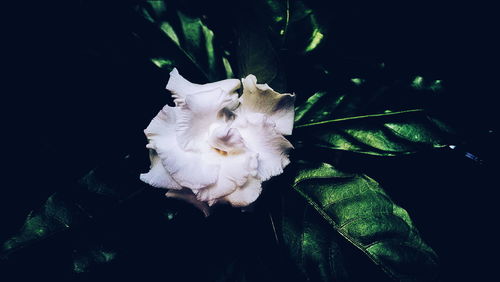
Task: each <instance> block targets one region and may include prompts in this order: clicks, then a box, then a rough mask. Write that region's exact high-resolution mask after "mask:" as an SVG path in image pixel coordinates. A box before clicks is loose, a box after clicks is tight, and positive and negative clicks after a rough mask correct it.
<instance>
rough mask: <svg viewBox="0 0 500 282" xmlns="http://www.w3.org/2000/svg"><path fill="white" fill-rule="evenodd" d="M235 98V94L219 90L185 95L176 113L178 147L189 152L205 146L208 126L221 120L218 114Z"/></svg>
mask: <svg viewBox="0 0 500 282" xmlns="http://www.w3.org/2000/svg"><path fill="white" fill-rule="evenodd" d="M237 98H238V96H237V95H236V94H229V93H227V92H224V91H223V90H222V89H220V88H215V89H213V90H210V91H207V92H203V93H200V94H199V95H198V94H197V95H193V94H192V95H187V96H186V98H185V99H184V100H183V101H182V102H180V104H179V107H178V109H179V110H178V111H177V124H176V134H177V140H178V142H179V145H180V146H181V147H182V148H184V149H185V150H190V151H199V150H200V149H202V147H203V146H206V145H207V143H206V142H207V138H208V128H209V127H210V124H212V123H214V122H215V121H216V120H217V119H218V118H221V115H220V114H219V112H220V111H221V110H222V109H223V108H225V107H226V106H227V105H230V104H232V103H234V101H236V100H237Z"/></svg>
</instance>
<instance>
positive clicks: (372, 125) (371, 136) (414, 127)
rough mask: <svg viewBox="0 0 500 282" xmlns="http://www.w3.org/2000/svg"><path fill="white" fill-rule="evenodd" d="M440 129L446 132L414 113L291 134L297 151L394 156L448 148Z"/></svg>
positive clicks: (329, 124) (349, 120)
mask: <svg viewBox="0 0 500 282" xmlns="http://www.w3.org/2000/svg"><path fill="white" fill-rule="evenodd" d="M443 129H445V130H447V129H448V128H447V127H446V126H445V125H443V124H442V123H441V122H440V121H439V120H437V119H432V118H430V117H428V116H426V114H425V112H424V111H423V110H420V109H415V110H407V111H401V112H388V113H383V114H374V115H366V116H358V117H350V118H342V119H334V120H326V121H321V122H316V123H310V124H303V125H299V126H296V129H295V134H296V138H297V140H298V141H297V142H298V143H299V145H300V147H301V148H305V147H309V146H312V147H319V148H327V149H334V150H342V151H351V152H356V153H363V154H370V155H378V156H395V155H400V154H411V153H416V152H418V151H422V150H429V149H433V148H443V147H446V146H448V145H450V144H451V142H452V140H453V136H452V135H451V134H450V133H449V132H448V131H444V130H443Z"/></svg>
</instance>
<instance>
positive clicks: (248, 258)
mask: <svg viewBox="0 0 500 282" xmlns="http://www.w3.org/2000/svg"><path fill="white" fill-rule="evenodd" d="M74 2H75V4H74V5H75V6H76V7H77V9H75V10H79V9H82V10H83V11H85V12H84V13H83V14H82V17H81V18H78V19H79V20H81V21H82V22H83V23H82V24H81V26H80V28H81V29H82V30H81V33H82V34H83V35H82V38H83V39H82V41H78V40H76V42H78V43H80V44H81V46H80V45H79V46H77V47H74V48H75V49H76V50H78V52H79V53H78V56H79V58H78V64H75V65H76V66H73V67H74V68H79V67H80V65H81V66H82V69H84V71H82V72H81V73H78V72H77V73H78V74H79V76H81V77H88V81H87V80H86V79H84V80H85V83H82V84H81V85H80V84H77V83H75V85H78V87H77V88H78V89H74V88H75V86H74V85H73V84H72V85H71V86H69V87H67V88H66V89H63V90H64V91H63V92H64V93H65V95H71V94H72V93H69V92H71V91H75V93H76V94H78V95H75V99H76V100H75V101H76V102H74V101H71V103H69V104H68V105H69V106H67V107H62V108H63V110H61V112H63V113H64V115H63V116H64V117H69V118H70V119H69V121H68V123H69V124H70V126H62V123H61V124H60V123H55V125H52V127H50V126H49V125H51V124H53V121H54V120H56V121H57V120H60V117H59V116H57V115H55V114H53V115H54V116H55V118H54V117H51V118H46V120H44V122H40V124H43V125H44V126H47V128H48V129H47V130H45V127H43V128H37V129H36V134H34V135H40V136H44V137H40V139H43V138H47V136H56V135H57V136H59V131H60V130H61V129H60V128H70V129H66V130H67V131H68V132H65V134H62V135H64V137H63V140H62V141H61V142H60V143H61V144H60V145H58V144H56V143H57V142H59V141H60V140H59V139H58V138H59V137H49V138H47V140H42V142H39V143H41V144H42V145H40V146H47V147H49V148H50V150H52V151H49V153H45V155H43V158H45V159H49V158H52V157H53V159H54V160H50V161H47V162H48V163H52V164H54V163H57V164H60V166H65V167H63V168H60V169H59V168H57V167H47V168H42V169H41V171H43V172H45V175H44V177H46V178H48V179H49V178H50V180H47V181H46V182H42V183H44V184H47V183H53V184H54V185H53V187H49V188H47V187H45V190H43V193H41V192H40V193H39V194H37V195H36V196H37V197H38V198H43V199H44V200H39V201H36V200H33V201H32V202H33V204H34V205H35V206H34V207H33V209H32V210H31V212H29V214H27V216H26V219H25V221H24V223H23V224H20V223H17V222H16V224H17V225H15V224H10V225H8V224H6V226H7V227H8V228H6V229H9V230H7V232H6V233H5V235H4V234H2V237H1V238H2V239H5V241H4V242H2V249H1V264H2V265H1V268H2V269H0V270H2V271H5V273H9V274H13V275H17V276H18V277H17V278H18V280H23V279H26V280H31V281H32V280H33V277H36V278H47V279H53V280H61V281H102V280H113V281H114V280H116V281H120V280H130V279H132V280H136V281H157V280H166V281H167V280H168V281H170V280H172V281H221V282H222V281H228V282H230V281H231V282H232V281H391V280H397V281H432V280H439V279H440V278H443V277H444V278H449V275H448V276H446V275H442V274H441V273H440V270H439V264H438V262H440V261H441V259H438V257H439V256H440V252H439V251H442V250H443V249H444V247H441V248H439V246H438V247H437V248H436V247H435V246H434V245H433V243H435V242H442V241H444V240H441V241H440V240H439V239H440V238H441V237H439V236H437V235H429V234H432V231H433V229H434V227H435V226H430V227H429V226H428V222H427V221H425V220H422V218H424V219H425V217H424V216H422V210H425V209H426V207H423V206H425V205H426V201H427V200H429V202H430V203H432V204H431V205H430V206H431V207H432V208H433V209H431V210H430V211H427V213H428V214H426V215H428V218H431V219H434V218H435V217H434V214H435V213H438V212H439V213H440V212H443V211H444V210H454V209H449V208H448V207H450V205H449V203H447V204H448V205H446V204H441V202H445V200H446V201H447V200H448V198H449V195H450V192H448V191H449V190H453V191H452V193H457V194H459V193H464V192H465V191H458V192H457V191H455V190H454V189H455V188H456V187H455V186H456V183H458V182H459V181H458V180H456V181H455V182H453V183H455V186H453V185H452V184H448V182H447V181H446V180H441V181H438V182H439V183H440V185H439V187H437V184H436V185H435V186H433V185H432V182H433V181H435V179H428V180H427V178H426V176H425V175H421V172H422V171H425V170H424V169H423V168H422V167H423V166H426V164H427V163H429V162H432V157H433V156H435V155H433V154H438V153H437V152H444V153H446V154H448V153H450V150H449V149H446V148H448V146H449V145H459V146H461V145H463V144H467V143H466V141H464V138H463V137H464V136H466V137H467V133H466V132H465V133H464V131H463V130H462V131H461V130H456V129H455V127H453V126H450V125H449V124H450V122H448V121H451V123H453V121H455V123H454V124H455V125H456V124H457V122H456V121H457V120H458V121H459V122H460V121H464V120H467V118H468V116H469V115H467V114H463V115H462V113H461V112H452V114H453V115H454V117H455V118H456V117H457V116H459V118H458V119H455V120H454V119H453V118H450V117H449V116H448V114H449V113H450V112H449V111H446V110H447V107H448V106H449V103H451V104H452V103H453V102H449V101H453V99H451V98H454V97H453V93H451V91H450V89H452V90H453V91H455V92H459V91H458V90H459V88H460V87H459V86H460V83H455V84H453V83H449V81H448V80H447V77H446V75H447V74H446V72H444V75H443V72H439V71H434V70H429V69H427V68H426V67H425V66H426V65H424V63H421V62H420V61H424V62H429V61H431V59H428V58H425V54H428V53H429V52H427V53H425V52H424V53H422V54H423V55H422V54H406V53H404V52H403V55H393V53H395V52H394V51H396V50H397V48H402V47H401V45H403V47H404V42H403V43H402V42H400V41H399V37H398V36H399V35H400V34H403V35H401V38H402V39H401V40H409V39H408V38H412V35H411V32H412V31H411V30H405V31H404V32H400V31H399V30H398V29H397V27H394V31H392V32H393V33H394V34H392V33H390V32H388V33H383V32H382V31H380V30H377V28H386V29H388V30H390V29H389V27H393V26H395V25H397V23H393V22H391V21H389V20H385V19H382V18H379V15H375V13H374V14H373V15H372V14H370V13H369V11H370V10H371V9H375V8H376V6H377V5H378V4H377V5H375V4H370V5H367V6H363V5H361V4H360V3H357V2H356V3H354V2H353V3H344V2H342V1H337V2H335V3H333V4H331V5H329V4H328V3H326V2H330V1H315V0H311V1H288V0H266V1H264V0H257V1H250V2H249V1H247V2H245V1H239V0H236V1H229V0H220V1H196V0H188V1H177V0H164V1H162V0H157V1H155V0H150V1H110V2H109V3H108V2H106V3H105V4H101V3H97V2H99V1H90V0H89V1H74ZM77 2H78V4H76V3H77ZM115 2H116V3H115ZM388 5H389V4H385V6H383V5H382V6H383V7H382V8H378V9H375V10H376V11H377V12H378V13H383V15H385V16H386V17H387V15H390V12H388V10H386V9H385V8H384V7H386V6H388ZM431 6H432V5H431ZM367 11H368V12H367ZM399 11H400V12H401V11H405V9H403V8H401V7H399ZM421 12H422V11H420V13H417V14H419V15H420V14H421ZM85 13H87V14H90V15H96V16H97V17H96V18H95V19H94V18H93V17H92V16H91V17H88V18H87V17H86V14H85ZM360 15H361V16H367V19H366V21H362V22H359V23H358V22H355V19H357V17H361V16H360ZM351 17H352V18H353V19H351ZM380 17H382V16H380ZM94 21H95V22H94ZM85 23H87V24H89V25H88V26H85ZM101 28H102V30H101ZM376 32H379V33H380V34H381V36H380V38H378V37H377V38H375V37H376V36H375V35H372V33H376ZM398 32H399V33H398ZM413 32H415V31H413ZM75 34H79V33H75ZM416 34H417V35H418V36H420V37H419V38H422V39H419V40H415V41H414V42H419V44H420V45H418V46H416V47H415V50H419V48H424V47H425V46H424V45H422V44H424V43H421V42H423V41H425V42H427V41H426V40H427V39H425V38H424V37H423V36H422V34H421V33H419V32H416ZM396 35H397V36H396ZM417 35H415V36H417ZM74 37H78V36H76V35H75V36H74ZM392 38H396V39H393V41H390V40H389V39H392ZM88 39H90V42H87V40H88ZM381 42H385V45H383V43H381ZM412 42H413V41H412ZM76 45H78V44H76ZM381 46H385V47H386V49H384V48H382V47H381ZM387 48H389V49H387ZM426 48H429V47H426ZM436 48H437V47H436ZM412 50H413V49H412ZM443 52H444V51H443ZM445 53H446V52H445ZM71 55H72V56H74V54H71ZM436 57H438V56H437V55H436ZM405 58H409V59H407V60H403V59H405ZM64 60H65V61H66V59H64ZM71 64H74V63H71ZM443 64H445V63H444V62H440V63H436V64H435V66H436V68H437V69H438V70H441V71H442V70H443V69H446V68H443ZM174 67H176V68H178V69H179V70H180V72H181V74H182V75H184V76H185V77H186V78H188V79H189V80H191V81H193V82H196V83H205V82H212V81H216V80H221V79H225V78H231V77H235V78H241V77H244V76H246V75H248V74H254V75H256V77H257V79H258V82H259V83H268V84H269V85H270V86H271V87H273V88H274V89H275V90H277V91H280V92H290V93H291V92H293V93H295V94H296V97H297V99H296V112H295V129H294V132H293V135H292V136H290V137H289V139H290V141H292V143H293V145H294V146H295V150H294V152H293V153H292V164H290V166H289V167H287V168H286V169H285V173H284V174H283V175H281V176H279V177H276V178H273V179H272V180H270V181H268V182H266V183H264V192H263V195H262V196H261V199H259V201H257V203H256V204H255V205H254V206H252V207H250V208H249V210H247V212H241V211H240V210H237V209H232V208H229V207H225V206H222V207H216V208H215V210H214V213H213V215H211V216H210V217H209V218H204V217H203V216H202V215H201V213H200V212H198V211H197V210H196V209H194V208H193V207H191V206H189V205H187V204H185V203H182V202H178V201H176V200H172V199H166V198H164V195H163V194H164V192H165V191H163V190H159V189H153V188H151V187H149V186H147V185H145V184H143V183H142V182H140V181H139V173H141V172H145V171H146V170H147V166H148V160H147V151H146V150H145V149H143V146H144V145H145V143H146V141H145V138H144V137H143V136H142V130H143V129H144V128H145V127H146V125H147V123H148V122H149V120H150V119H151V118H152V117H153V115H154V113H156V112H157V111H158V109H160V108H161V107H162V106H163V105H164V104H165V103H168V102H169V95H168V94H167V93H166V92H165V91H164V90H163V89H164V86H165V84H166V82H167V80H168V72H169V71H171V70H172V69H173V68H174ZM63 69H64V68H63ZM448 70H449V69H448ZM450 72H451V70H450ZM75 76H78V75H75ZM443 76H444V77H443ZM87 82H88V85H87V84H86V83H87ZM457 85H459V86H457ZM101 86H104V88H103V89H100V87H101ZM73 89H74V90H73ZM122 93H125V94H124V95H122ZM450 93H451V94H450ZM450 97H451V98H450ZM66 99H67V98H66ZM71 99H73V96H72V98H71ZM40 100H43V99H40ZM54 100H56V101H59V100H58V99H54ZM45 103H47V104H52V101H51V100H48V101H45ZM34 104H36V103H34ZM73 108H75V110H74V111H73ZM450 108H451V106H450ZM457 111H458V110H457ZM490 112H491V111H490ZM49 115H52V114H51V113H49ZM470 126H471V127H473V126H475V125H470ZM478 126H480V127H485V128H486V127H487V124H486V123H485V124H481V125H478ZM71 128H74V129H71ZM72 130H73V131H72ZM44 134H45V135H46V136H45V135H44ZM469 137H470V136H469ZM38 141H40V140H38ZM56 141H57V142H56ZM43 144H45V145H43ZM75 144H76V145H75ZM37 145H39V144H38V143H37ZM27 148H29V149H30V150H31V148H32V144H30V146H28V147H27ZM39 150H42V149H39ZM75 152H81V153H75ZM460 152H462V151H460ZM72 154H77V155H78V154H80V156H78V157H76V160H69V161H68V159H69V158H71V157H73V155H72ZM124 154H127V155H128V157H126V158H125V159H124V158H122V157H121V156H123V155H124ZM413 156H420V158H422V159H423V160H422V159H421V160H420V162H419V163H418V165H414V166H410V165H408V163H411V161H412V160H413V159H403V160H404V161H401V160H402V159H401V158H411V157H413ZM422 156H423V157H422ZM416 158H418V157H416ZM469 158H471V157H470V156H469ZM450 159H451V160H455V159H454V157H450ZM472 159H473V158H472ZM399 161H401V162H399ZM72 162H73V163H72ZM66 163H70V164H71V165H73V166H74V167H72V166H71V165H68V166H66ZM399 163H404V164H406V165H407V166H405V167H402V168H399V170H397V169H395V168H394V167H396V166H397V165H398V164H399ZM387 164H390V165H392V166H393V167H392V170H391V171H389V172H386V171H384V167H383V166H384V165H387ZM445 165H446V164H445ZM91 167H95V168H94V169H91ZM430 167H432V168H433V170H438V169H441V167H439V166H438V165H435V166H430ZM402 170H404V171H408V174H403V175H402V176H399V175H391V173H392V171H394V172H395V174H397V173H399V174H401V171H402ZM429 170H431V169H429ZM449 170H450V171H451V172H449V173H448V176H450V175H452V174H454V173H455V172H454V171H452V169H449ZM54 171H58V173H54ZM381 171H382V172H381ZM427 172H428V171H427ZM52 173H53V175H52ZM40 174H43V173H40ZM61 174H62V175H63V176H60V177H59V176H58V175H61ZM82 175H83V177H81V176H82ZM433 176H434V177H436V176H439V172H436V173H435V174H433ZM391 177H393V178H391ZM398 177H399V178H398ZM77 179H78V180H77ZM375 179H376V180H375ZM391 179H398V180H397V181H392V180H391ZM416 179H418V181H416ZM391 181H392V182H391ZM413 182H416V183H418V184H413ZM379 183H381V184H379ZM474 183H475V182H474V181H471V183H468V184H469V186H470V187H473V186H474V185H475V184H474ZM385 184H388V185H387V187H389V188H385V187H384V188H383V187H382V186H385ZM417 185H420V186H418V187H417ZM448 185H449V186H448ZM422 186H426V187H425V189H424V188H422ZM450 186H453V187H450ZM477 186H480V185H477ZM476 188H477V187H475V186H474V189H476ZM480 188H483V187H480ZM30 189H32V188H30ZM437 189H441V190H442V191H435V190H437ZM476 190H477V189H476ZM430 192H431V193H430ZM483 192H484V190H483ZM425 193H427V194H431V195H429V196H427V194H425ZM464 194H467V193H464ZM394 195H396V196H394ZM407 195H413V196H415V195H418V197H417V198H418V200H415V201H412V200H411V199H410V200H408V199H407V198H405V196H407ZM436 195H437V196H436ZM453 195H456V194H453ZM47 196H48V197H47ZM435 196H436V198H438V199H439V200H435V201H434V202H432V199H434V197H435ZM23 197H24V195H23ZM26 197H28V196H26ZM407 197H410V196H407ZM439 197H441V198H439ZM466 197H468V196H463V198H458V199H462V200H463V202H466V200H468V199H466ZM34 198H36V197H34ZM38 198H37V199H38ZM45 199H46V200H45ZM452 199H453V201H455V202H460V205H462V201H458V200H457V198H453V197H452ZM475 200H477V202H481V201H480V200H479V199H478V198H475ZM406 204H409V206H408V207H407V206H405V205H406ZM465 204H466V203H463V205H465ZM415 206H418V207H420V208H418V207H415ZM485 206H486V205H485ZM490 206H492V205H490ZM455 208H456V207H455ZM20 210H21V211H22V209H20ZM459 210H461V211H462V210H464V211H463V215H461V216H464V217H467V216H468V217H471V218H473V219H474V220H472V219H470V221H471V223H475V222H476V220H477V219H476V217H477V215H476V214H475V213H474V212H473V208H470V209H467V208H462V206H460V208H459ZM416 211H418V212H420V214H419V213H417V212H416ZM414 212H415V213H414ZM489 212H490V211H489V210H488V211H486V212H485V213H489ZM409 213H412V217H410V215H409ZM451 213H452V212H448V213H444V215H441V216H440V217H438V216H436V219H435V220H434V221H432V223H433V224H434V225H436V224H441V223H442V221H443V219H446V220H448V219H449V218H453V216H452V214H451ZM20 214H22V212H20ZM424 214H425V212H424ZM18 217H19V216H18ZM415 218H418V219H420V220H413V219H415ZM440 220H441V221H440ZM456 221H460V220H457V219H455V221H453V219H450V220H449V222H452V223H455V222H456ZM479 221H480V220H479ZM484 221H486V220H484ZM480 222H481V221H480ZM483 223H484V222H483ZM450 225H451V227H454V228H456V230H458V231H456V234H458V233H460V232H465V231H462V230H461V229H460V228H461V225H459V224H458V223H457V224H456V225H455V224H451V223H448V225H446V224H445V225H444V226H446V227H448V226H450ZM479 225H480V224H479ZM12 226H14V227H15V228H12ZM457 226H460V228H459V227H457ZM417 227H418V229H420V230H421V231H422V230H424V232H422V236H421V235H420V232H419V231H418V230H417ZM474 228H476V227H473V228H470V230H475V229H474ZM10 229H12V230H10ZM443 229H444V228H442V229H440V230H443ZM464 229H465V228H464ZM16 230H17V231H16ZM470 230H468V231H467V232H468V233H466V234H467V235H470V234H471V233H473V232H475V231H470ZM478 230H479V228H478ZM456 234H454V235H453V236H456ZM443 237H446V239H447V240H448V236H445V235H443ZM450 237H452V236H450ZM464 237H465V235H464ZM492 237H493V236H492ZM428 238H431V240H428ZM436 238H437V239H436ZM460 238H461V237H460ZM424 239H425V240H424ZM450 241H451V239H450ZM457 241H458V239H457ZM450 245H451V243H450ZM455 246H457V247H456V248H460V246H458V245H457V244H455V245H453V247H454V248H455ZM464 248H465V249H467V248H470V249H475V245H474V246H472V245H471V246H470V247H464ZM433 249H434V250H433ZM445 252H446V250H445ZM447 254H448V257H451V255H450V251H448V253H447ZM448 261H449V258H448ZM457 261H458V258H457ZM464 264H465V263H464ZM446 267H447V271H449V270H450V269H452V270H453V269H454V268H455V265H451V266H450V263H448V265H446ZM25 268H27V269H28V270H31V271H26V269H25ZM458 273H459V272H458ZM456 276H458V277H460V273H459V274H457V275H456ZM2 278H3V277H0V280H2V281H4V279H2ZM169 279H170V280H169ZM6 281H7V280H6ZM48 281H50V280H48Z"/></svg>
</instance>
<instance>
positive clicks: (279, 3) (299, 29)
mask: <svg viewBox="0 0 500 282" xmlns="http://www.w3.org/2000/svg"><path fill="white" fill-rule="evenodd" d="M254 5H255V9H256V13H257V14H258V15H259V17H260V18H261V19H262V20H263V21H264V23H265V24H266V25H267V26H268V31H270V34H271V36H272V37H273V38H277V41H278V42H279V44H278V47H279V48H286V49H287V50H290V51H292V52H294V53H298V54H305V53H309V52H312V51H314V50H316V49H317V48H318V47H319V46H320V45H322V43H323V42H324V37H325V35H326V34H327V25H326V24H325V22H324V17H321V16H320V15H319V13H318V11H316V10H313V9H311V8H310V7H308V4H306V3H305V1H289V0H266V1H256V2H255V4H254Z"/></svg>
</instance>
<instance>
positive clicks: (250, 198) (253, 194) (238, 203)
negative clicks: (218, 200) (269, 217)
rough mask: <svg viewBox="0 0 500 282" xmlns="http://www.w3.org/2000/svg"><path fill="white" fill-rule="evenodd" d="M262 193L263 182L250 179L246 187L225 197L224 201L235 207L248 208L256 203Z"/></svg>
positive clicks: (253, 178)
mask: <svg viewBox="0 0 500 282" xmlns="http://www.w3.org/2000/svg"><path fill="white" fill-rule="evenodd" d="M261 192H262V185H261V181H260V180H258V179H257V178H255V177H250V178H249V179H248V181H247V183H245V185H243V186H242V187H239V188H238V189H236V190H235V191H234V192H233V193H231V194H229V195H227V196H226V197H224V199H223V201H225V202H228V203H230V204H231V206H233V207H246V206H248V205H250V204H251V203H253V202H255V200H257V198H258V197H259V195H260V193H261Z"/></svg>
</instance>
